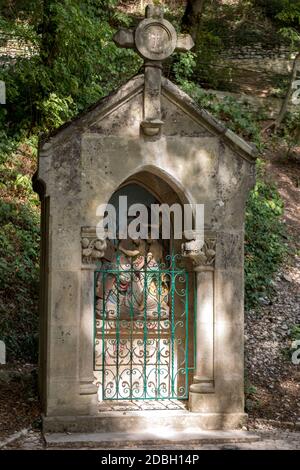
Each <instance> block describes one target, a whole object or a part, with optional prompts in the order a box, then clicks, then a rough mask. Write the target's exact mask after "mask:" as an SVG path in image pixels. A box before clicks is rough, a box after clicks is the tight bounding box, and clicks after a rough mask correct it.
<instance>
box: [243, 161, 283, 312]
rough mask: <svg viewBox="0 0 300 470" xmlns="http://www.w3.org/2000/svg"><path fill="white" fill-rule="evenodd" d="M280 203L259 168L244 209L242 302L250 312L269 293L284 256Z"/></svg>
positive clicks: (260, 167)
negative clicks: (243, 299) (243, 297)
mask: <svg viewBox="0 0 300 470" xmlns="http://www.w3.org/2000/svg"><path fill="white" fill-rule="evenodd" d="M282 213H283V202H282V199H281V198H280V195H279V193H278V191H277V189H276V187H275V185H274V184H272V183H270V182H269V181H268V180H267V178H266V175H265V173H264V170H263V167H262V166H261V164H259V166H258V175H257V183H256V186H255V188H254V189H253V190H252V192H251V194H250V197H249V200H248V203H247V207H246V225H245V232H246V234H245V237H246V241H245V302H246V307H247V308H250V307H253V306H255V305H256V304H257V301H258V299H259V297H261V296H262V295H267V294H268V293H270V291H271V290H272V287H271V281H272V277H273V275H274V273H275V272H276V270H277V269H278V267H279V265H280V263H281V262H282V260H283V256H284V254H285V253H286V244H285V242H284V225H283V222H282V221H281V216H282Z"/></svg>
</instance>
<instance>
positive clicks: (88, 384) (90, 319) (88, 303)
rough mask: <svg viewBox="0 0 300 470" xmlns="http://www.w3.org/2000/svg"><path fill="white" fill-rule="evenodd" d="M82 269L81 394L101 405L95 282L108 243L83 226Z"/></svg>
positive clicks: (91, 229)
mask: <svg viewBox="0 0 300 470" xmlns="http://www.w3.org/2000/svg"><path fill="white" fill-rule="evenodd" d="M81 244H82V268H81V289H82V295H81V317H80V355H79V377H80V395H81V396H84V395H94V397H90V399H88V398H87V399H88V400H89V403H90V405H91V406H93V405H95V404H97V386H96V385H95V384H94V381H95V377H94V348H95V345H94V336H95V311H94V289H95V286H94V283H95V279H94V276H95V271H96V269H97V264H96V261H97V260H98V261H100V259H101V258H102V257H103V255H104V250H105V247H106V243H105V241H103V240H99V239H98V238H97V236H96V230H95V228H93V227H83V228H82V231H81Z"/></svg>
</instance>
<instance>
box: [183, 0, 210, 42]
mask: <svg viewBox="0 0 300 470" xmlns="http://www.w3.org/2000/svg"><path fill="white" fill-rule="evenodd" d="M204 4H205V0H188V1H187V5H186V8H185V12H184V15H183V17H182V20H181V25H182V30H183V31H184V32H186V33H189V34H190V35H191V36H192V38H193V39H194V41H195V40H196V37H197V32H198V29H199V25H200V21H201V16H202V12H203V7H204Z"/></svg>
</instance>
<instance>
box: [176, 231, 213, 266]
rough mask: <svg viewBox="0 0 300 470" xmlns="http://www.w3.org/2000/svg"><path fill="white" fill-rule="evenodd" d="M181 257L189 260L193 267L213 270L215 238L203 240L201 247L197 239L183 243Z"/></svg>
mask: <svg viewBox="0 0 300 470" xmlns="http://www.w3.org/2000/svg"><path fill="white" fill-rule="evenodd" d="M182 256H184V257H186V258H190V259H191V260H192V261H193V264H194V266H195V267H201V266H203V267H211V268H213V267H214V264H215V258H216V238H215V237H207V238H205V240H204V243H203V245H201V244H200V241H199V240H197V239H195V240H191V241H188V242H186V243H183V245H182Z"/></svg>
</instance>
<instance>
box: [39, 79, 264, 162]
mask: <svg viewBox="0 0 300 470" xmlns="http://www.w3.org/2000/svg"><path fill="white" fill-rule="evenodd" d="M143 89H144V75H137V76H135V77H133V78H131V79H130V80H129V81H128V82H127V83H125V84H124V85H122V86H121V87H120V88H118V89H117V90H116V91H115V92H113V93H111V94H109V95H108V96H106V97H104V98H102V99H100V100H99V101H97V102H96V103H94V104H93V105H92V106H90V107H89V108H87V109H86V110H85V111H84V112H82V113H80V114H79V115H77V116H76V117H75V118H74V119H72V120H71V121H68V122H66V123H65V124H63V125H62V126H60V127H59V128H58V129H56V130H55V131H53V132H52V133H50V134H48V135H45V136H43V137H42V139H41V142H40V148H42V147H43V146H44V145H45V144H48V145H47V146H49V145H50V146H51V144H52V142H54V141H56V139H57V138H59V137H60V135H61V134H64V136H66V135H69V134H70V133H73V132H78V131H79V132H80V131H81V132H83V131H85V130H87V129H88V128H89V127H90V126H92V125H93V123H94V122H95V121H99V119H101V118H104V117H105V116H107V115H109V114H110V113H112V112H113V111H115V110H116V109H117V108H119V107H120V106H122V105H123V104H124V103H126V102H127V101H130V100H131V99H133V98H134V97H136V96H137V95H139V94H142V93H143ZM162 96H164V97H165V98H166V99H168V100H169V101H171V102H172V103H173V104H175V106H177V107H178V108H180V109H181V111H182V112H184V113H186V114H188V115H189V116H190V117H191V118H192V119H193V120H195V121H196V122H198V123H199V125H200V126H202V127H204V128H206V129H207V130H208V131H209V132H211V133H212V134H214V135H218V136H220V138H222V139H223V140H224V142H225V144H227V145H228V146H229V147H231V148H232V149H233V150H234V151H235V152H236V153H237V154H238V155H240V156H241V157H242V158H246V159H247V160H249V161H250V162H253V163H254V162H255V160H256V158H257V149H256V147H255V145H253V144H249V143H248V142H246V141H245V140H244V139H243V138H241V137H239V136H238V135H237V134H236V133H234V132H233V131H231V130H230V129H228V128H227V127H226V126H225V125H224V124H223V123H221V122H220V121H219V120H217V119H216V118H215V117H214V116H212V115H211V114H210V113H209V112H208V111H206V110H205V109H203V108H201V107H200V106H199V105H198V104H197V103H196V102H195V101H194V100H193V99H192V98H191V97H190V96H189V95H187V94H186V93H185V92H183V91H182V90H181V89H180V88H179V87H178V86H177V85H175V84H174V83H173V82H171V81H170V80H168V79H167V78H165V77H163V78H162Z"/></svg>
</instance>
